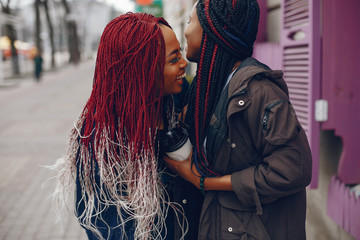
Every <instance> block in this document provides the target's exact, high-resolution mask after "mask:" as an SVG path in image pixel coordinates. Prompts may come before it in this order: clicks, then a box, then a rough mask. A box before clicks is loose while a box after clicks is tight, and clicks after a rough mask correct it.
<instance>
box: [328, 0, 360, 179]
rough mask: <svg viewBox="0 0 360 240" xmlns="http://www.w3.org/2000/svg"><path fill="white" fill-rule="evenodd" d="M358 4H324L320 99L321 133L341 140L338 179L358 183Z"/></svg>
mask: <svg viewBox="0 0 360 240" xmlns="http://www.w3.org/2000/svg"><path fill="white" fill-rule="evenodd" d="M359 10H360V1H359V0H347V1H338V0H326V1H323V40H322V99H325V100H327V101H328V106H329V109H328V120H327V121H326V122H324V123H322V129H323V130H330V129H331V130H335V134H336V135H338V136H340V137H341V138H342V140H343V153H342V156H341V159H340V162H339V166H338V177H339V178H340V180H341V181H343V182H344V183H347V184H356V183H360V154H359V150H360V140H359V137H360V76H359V73H360V27H359V23H360V14H359Z"/></svg>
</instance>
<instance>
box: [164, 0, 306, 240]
mask: <svg viewBox="0 0 360 240" xmlns="http://www.w3.org/2000/svg"><path fill="white" fill-rule="evenodd" d="M258 20H259V7H258V4H257V1H256V0H199V1H198V2H197V3H196V4H195V5H194V7H193V9H192V11H191V14H190V19H189V23H188V26H187V27H186V29H185V37H186V39H187V49H186V51H187V52H186V57H187V59H188V60H190V61H193V62H196V63H197V64H198V65H197V73H196V77H195V79H194V81H193V83H192V85H191V87H190V90H189V94H188V106H187V111H186V117H185V123H186V124H187V125H188V133H189V136H190V139H191V142H192V145H193V146H194V151H193V152H194V154H193V155H192V157H190V158H188V159H187V160H185V161H182V162H179V161H174V160H172V159H170V158H166V162H167V163H168V165H169V166H170V167H171V168H173V169H174V170H175V171H176V172H178V173H179V174H180V175H181V176H182V177H183V178H184V179H186V180H187V181H189V182H190V183H192V184H193V185H194V186H196V187H197V188H198V189H199V190H200V192H202V193H203V194H204V196H205V199H204V203H203V207H202V212H201V216H200V225H199V238H198V239H200V240H220V239H258V240H270V239H273V240H295V239H298V240H303V239H305V238H306V234H305V213H306V191H305V187H306V186H307V185H308V184H309V182H310V179H311V153H310V148H309V145H308V141H307V138H306V135H305V131H304V130H303V128H302V127H301V125H300V123H299V121H298V119H297V117H296V114H295V112H294V109H293V107H292V105H291V103H290V101H289V93H288V89H287V86H286V83H285V81H284V80H283V78H282V76H283V74H282V72H281V71H273V70H271V69H270V68H269V67H268V66H266V65H265V64H263V63H260V62H259V61H257V60H256V59H254V58H252V57H251V55H252V52H253V44H254V42H255V39H256V34H257V29H258Z"/></svg>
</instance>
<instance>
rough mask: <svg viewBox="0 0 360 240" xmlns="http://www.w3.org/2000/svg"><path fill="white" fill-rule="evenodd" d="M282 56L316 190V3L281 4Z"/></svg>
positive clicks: (291, 0) (298, 0)
mask: <svg viewBox="0 0 360 240" xmlns="http://www.w3.org/2000/svg"><path fill="white" fill-rule="evenodd" d="M281 8H282V18H281V19H282V36H281V45H282V54H283V71H284V79H285V81H286V83H287V85H288V87H289V93H290V100H291V102H292V105H293V106H294V109H295V111H296V114H297V116H298V119H299V121H300V123H301V124H302V127H303V128H304V130H305V132H306V134H307V137H308V139H309V143H310V147H311V151H312V156H313V170H312V171H313V173H312V181H311V184H310V187H312V188H316V187H317V183H318V169H319V133H320V124H319V122H316V121H315V117H314V115H315V109H314V108H315V101H316V100H317V99H319V98H320V27H319V25H320V1H318V0H283V1H282V5H281Z"/></svg>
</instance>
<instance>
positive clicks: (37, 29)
mask: <svg viewBox="0 0 360 240" xmlns="http://www.w3.org/2000/svg"><path fill="white" fill-rule="evenodd" d="M40 4H41V0H35V43H36V48H37V51H38V53H39V54H42V42H41V38H40V32H41V23H40Z"/></svg>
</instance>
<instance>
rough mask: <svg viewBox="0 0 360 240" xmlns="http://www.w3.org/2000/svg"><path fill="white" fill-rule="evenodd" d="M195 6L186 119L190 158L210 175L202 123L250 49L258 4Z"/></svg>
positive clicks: (212, 0) (233, 0)
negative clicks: (198, 35)
mask: <svg viewBox="0 0 360 240" xmlns="http://www.w3.org/2000/svg"><path fill="white" fill-rule="evenodd" d="M196 10H197V15H198V18H199V22H200V24H201V27H202V28H203V36H202V42H201V53H200V57H199V59H198V67H197V72H196V77H195V78H194V81H193V84H192V85H191V87H190V90H189V93H188V95H187V102H188V109H187V114H186V123H187V125H188V126H189V135H190V139H191V142H192V143H193V145H194V146H195V155H194V161H193V162H194V164H195V165H196V167H197V169H198V171H199V172H200V174H201V175H202V176H211V175H217V174H216V173H215V172H213V171H212V170H211V163H209V162H208V160H207V157H206V155H205V152H204V149H203V142H204V139H205V133H206V126H207V124H208V123H209V121H210V118H211V115H212V114H213V112H214V110H215V107H216V104H217V102H218V99H219V97H220V95H221V92H222V90H223V88H224V85H225V83H226V80H227V77H228V76H229V74H230V73H231V71H232V68H233V66H234V64H235V63H236V62H237V61H242V60H244V59H246V58H247V57H250V56H251V55H252V53H253V44H254V42H255V39H256V34H257V29H258V22H259V6H258V3H257V1H256V0H199V1H198V2H197V5H196Z"/></svg>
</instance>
